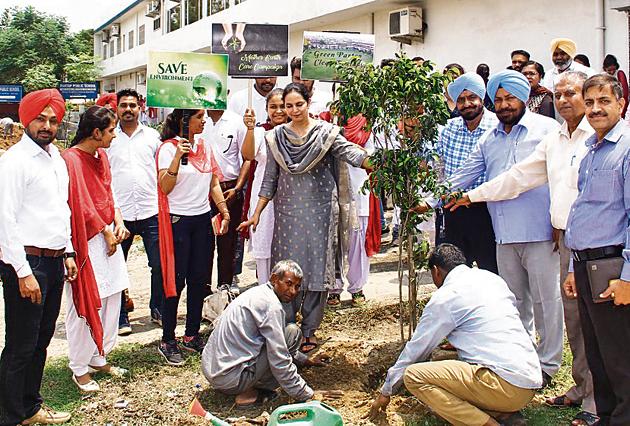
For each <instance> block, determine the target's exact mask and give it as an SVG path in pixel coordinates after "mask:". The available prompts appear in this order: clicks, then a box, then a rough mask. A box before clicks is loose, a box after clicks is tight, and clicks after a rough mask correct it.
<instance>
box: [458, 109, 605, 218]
mask: <svg viewBox="0 0 630 426" xmlns="http://www.w3.org/2000/svg"><path fill="white" fill-rule="evenodd" d="M593 132H594V131H593V129H592V128H591V126H590V124H588V121H587V119H586V117H584V118H583V119H582V121H581V122H580V124H579V125H578V127H577V128H576V129H575V130H574V131H573V134H572V135H570V136H569V129H568V126H567V123H566V122H565V123H563V124H562V127H561V128H560V130H558V131H557V132H551V133H549V134H548V135H547V136H545V137H544V138H543V140H542V141H541V142H540V143H539V144H538V145H537V146H536V149H535V150H534V152H532V153H531V154H530V155H529V156H528V157H527V158H525V159H524V160H523V161H521V162H519V163H516V164H514V165H513V166H512V167H511V168H510V169H509V170H507V171H506V172H504V173H502V174H500V175H499V176H497V177H495V178H494V179H492V180H490V181H488V182H486V183H484V184H482V185H480V186H479V187H477V188H475V189H473V190H471V191H470V192H468V197H469V198H470V201H472V202H474V203H476V202H480V201H500V200H511V199H514V198H516V197H518V196H519V195H520V194H522V193H523V192H525V191H529V190H530V189H533V188H536V187H538V186H540V185H543V184H545V183H547V182H549V194H550V198H551V204H550V207H549V210H550V213H551V224H552V225H553V227H554V228H556V229H566V226H567V219H568V218H569V211H570V210H571V205H572V204H573V202H574V201H575V199H576V198H577V195H578V189H577V177H578V170H579V168H580V162H581V161H582V158H583V157H584V155H586V152H587V148H586V144H585V143H584V142H585V141H586V139H588V138H589V137H590V136H591V135H592V134H593Z"/></svg>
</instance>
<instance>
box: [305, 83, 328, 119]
mask: <svg viewBox="0 0 630 426" xmlns="http://www.w3.org/2000/svg"><path fill="white" fill-rule="evenodd" d="M332 100H333V97H332V93H331V92H328V91H326V90H321V89H317V88H315V89H313V94H312V95H311V105H310V106H309V107H308V112H309V113H310V114H312V115H313V116H315V117H317V116H319V114H321V113H322V112H324V111H328V110H330V107H329V105H328V104H329V103H331V102H332Z"/></svg>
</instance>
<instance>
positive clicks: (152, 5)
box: [145, 0, 160, 18]
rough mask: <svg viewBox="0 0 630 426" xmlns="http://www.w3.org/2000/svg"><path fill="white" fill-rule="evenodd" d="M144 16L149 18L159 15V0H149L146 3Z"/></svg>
mask: <svg viewBox="0 0 630 426" xmlns="http://www.w3.org/2000/svg"><path fill="white" fill-rule="evenodd" d="M145 16H148V17H149V18H155V17H157V16H160V0H151V1H150V2H149V3H148V4H147V13H146V14H145Z"/></svg>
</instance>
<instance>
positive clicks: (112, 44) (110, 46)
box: [109, 40, 116, 58]
mask: <svg viewBox="0 0 630 426" xmlns="http://www.w3.org/2000/svg"><path fill="white" fill-rule="evenodd" d="M115 54H116V53H115V52H114V40H112V41H110V42H109V57H110V58H111V57H112V56H114V55H115Z"/></svg>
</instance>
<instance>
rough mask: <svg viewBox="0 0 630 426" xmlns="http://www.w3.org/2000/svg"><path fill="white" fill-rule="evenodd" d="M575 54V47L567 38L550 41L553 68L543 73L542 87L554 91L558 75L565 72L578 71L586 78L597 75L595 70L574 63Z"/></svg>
mask: <svg viewBox="0 0 630 426" xmlns="http://www.w3.org/2000/svg"><path fill="white" fill-rule="evenodd" d="M576 53H577V46H576V44H575V42H574V41H573V40H570V39H568V38H554V39H553V40H551V59H552V61H553V68H552V69H551V70H550V71H547V72H546V73H545V77H544V78H543V81H542V85H543V86H545V87H546V88H547V89H549V90H550V91H551V92H553V91H554V87H555V85H556V83H558V80H559V78H560V75H561V74H562V73H563V72H566V71H580V72H583V73H584V74H586V76H587V77H590V76H592V75H595V74H597V73H596V72H595V70H593V69H592V68H589V67H585V66H584V65H582V64H580V63H578V62H575V61H574V60H573V58H574V57H575V54H576Z"/></svg>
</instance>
